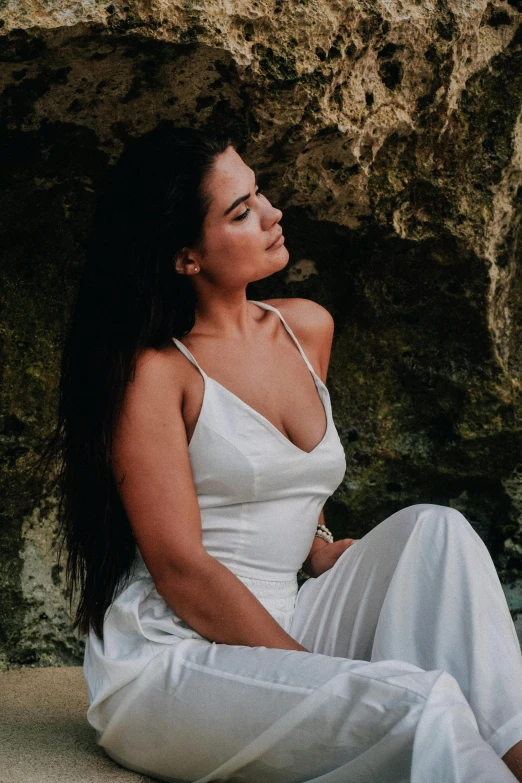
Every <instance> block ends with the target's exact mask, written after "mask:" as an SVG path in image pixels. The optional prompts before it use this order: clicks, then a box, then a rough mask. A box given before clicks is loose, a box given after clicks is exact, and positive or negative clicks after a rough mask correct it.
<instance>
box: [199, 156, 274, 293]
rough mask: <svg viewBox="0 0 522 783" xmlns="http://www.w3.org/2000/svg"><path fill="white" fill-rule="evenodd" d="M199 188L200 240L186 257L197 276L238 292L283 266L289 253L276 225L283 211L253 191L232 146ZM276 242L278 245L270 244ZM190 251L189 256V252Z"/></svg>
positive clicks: (245, 168)
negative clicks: (205, 202)
mask: <svg viewBox="0 0 522 783" xmlns="http://www.w3.org/2000/svg"><path fill="white" fill-rule="evenodd" d="M204 188H205V190H206V192H207V193H208V195H209V196H210V198H211V202H210V207H209V210H208V212H207V215H206V217H205V221H204V223H203V239H202V242H201V243H200V245H199V246H198V247H197V248H195V249H193V252H191V253H190V257H191V258H194V256H197V258H196V264H195V265H196V266H199V268H200V271H199V273H198V274H196V275H195V276H193V278H192V279H193V281H194V282H196V280H197V278H198V276H199V275H201V276H202V278H207V279H208V280H209V282H213V283H215V284H218V285H220V286H224V287H226V288H241V287H245V286H246V285H247V284H248V283H250V282H252V281H254V280H261V279H262V278H264V277H268V276H269V275H272V274H273V273H274V272H277V271H279V270H280V269H282V268H284V267H285V266H286V264H287V262H288V259H289V253H288V250H287V249H286V247H285V245H284V237H283V236H282V229H281V226H280V225H279V221H280V220H281V217H282V215H283V213H282V212H281V210H280V209H276V208H275V207H273V206H272V205H271V203H270V202H269V200H268V199H267V198H266V196H264V195H263V194H262V193H260V192H259V190H258V188H257V187H256V184H255V174H254V172H253V171H252V169H251V168H249V166H247V165H246V163H244V161H243V160H242V159H241V157H240V156H239V155H238V154H237V152H236V151H235V149H234V148H233V147H228V148H227V149H226V150H225V152H223V153H222V154H221V155H218V156H217V158H216V160H215V162H214V166H213V168H212V170H211V171H210V173H209V174H208V175H207V178H206V180H205V183H204ZM280 237H281V238H282V240H283V241H282V242H281V241H279V242H276V245H275V246H274V247H270V245H272V244H273V243H274V241H275V240H279V238H280ZM194 251H195V252H194Z"/></svg>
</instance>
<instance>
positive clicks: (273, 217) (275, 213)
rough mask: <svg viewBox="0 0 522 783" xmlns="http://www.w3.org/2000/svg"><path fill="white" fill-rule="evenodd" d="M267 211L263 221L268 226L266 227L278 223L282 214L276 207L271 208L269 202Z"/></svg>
mask: <svg viewBox="0 0 522 783" xmlns="http://www.w3.org/2000/svg"><path fill="white" fill-rule="evenodd" d="M267 207H268V208H267V211H266V214H265V221H266V223H267V224H268V226H273V225H274V223H279V221H280V220H281V218H282V217H283V213H282V211H281V210H280V209H278V208H277V207H273V206H272V204H270V202H269V203H268V205H267Z"/></svg>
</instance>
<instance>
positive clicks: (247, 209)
mask: <svg viewBox="0 0 522 783" xmlns="http://www.w3.org/2000/svg"><path fill="white" fill-rule="evenodd" d="M255 195H256V196H259V195H261V196H262V195H263V194H262V193H261V191H260V189H259V188H258V189H257V190H256V192H255ZM250 211H251V210H250V207H247V208H246V209H245V211H244V212H242V213H241V214H240V215H238V216H237V217H235V218H234V220H244V219H245V218H246V217H248V215H249V214H250Z"/></svg>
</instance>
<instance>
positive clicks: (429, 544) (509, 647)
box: [99, 504, 522, 783]
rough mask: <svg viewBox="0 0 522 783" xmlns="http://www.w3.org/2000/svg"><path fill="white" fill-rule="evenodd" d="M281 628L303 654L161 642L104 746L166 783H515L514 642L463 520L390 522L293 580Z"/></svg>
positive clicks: (496, 586)
mask: <svg viewBox="0 0 522 783" xmlns="http://www.w3.org/2000/svg"><path fill="white" fill-rule="evenodd" d="M287 630H288V631H289V633H290V634H291V635H292V636H293V637H294V638H295V639H296V640H297V641H299V642H300V643H301V644H302V645H303V646H305V647H306V648H307V649H309V650H310V651H311V652H298V651H293V650H292V651H289V650H278V649H269V648H265V647H246V646H239V645H225V644H216V643H211V642H208V641H206V640H199V639H180V641H179V642H177V643H176V644H169V645H165V648H164V649H163V650H162V651H160V652H159V654H158V655H156V656H155V657H154V658H152V660H151V661H150V662H149V664H148V665H147V666H146V667H145V669H144V670H143V672H142V673H141V674H140V675H139V676H138V677H137V678H136V679H135V680H133V681H132V682H131V683H129V685H128V686H126V687H123V688H121V689H120V690H119V691H117V692H116V693H115V694H114V695H113V696H111V697H110V698H109V699H107V701H106V704H105V710H106V712H105V715H104V721H103V723H104V730H103V732H102V734H101V738H100V740H99V742H100V744H101V745H102V746H103V747H104V748H105V749H106V751H107V753H108V754H109V755H110V756H111V758H113V759H114V760H115V761H117V762H119V763H120V764H122V765H123V766H125V767H128V768H130V769H133V770H135V771H137V772H142V773H145V774H148V775H150V776H152V777H155V778H157V779H159V780H164V781H171V782H175V783H179V782H180V781H197V783H210V781H235V782H236V783H239V782H241V783H312V782H313V783H407V782H409V781H411V782H412V783H508V782H511V783H512V782H513V781H515V777H514V776H513V775H512V773H511V772H510V771H509V770H508V768H507V766H506V765H505V764H504V762H503V761H502V760H501V758H500V757H501V756H502V755H503V754H504V753H506V751H507V750H509V748H511V747H512V746H513V745H514V744H515V743H516V742H518V741H519V740H522V656H521V652H520V646H519V643H518V640H517V637H516V633H515V629H514V626H513V622H512V620H511V616H510V614H509V610H508V607H507V603H506V600H505V597H504V593H503V591H502V587H501V585H500V582H499V579H498V576H497V573H496V571H495V568H494V565H493V563H492V561H491V558H490V555H489V553H488V551H487V549H486V547H485V545H484V543H483V542H482V540H481V539H480V537H479V536H478V535H477V533H475V531H474V530H473V528H472V527H471V525H470V524H469V523H468V522H467V520H466V519H465V517H464V516H463V515H462V514H461V513H460V512H458V511H456V510H454V509H451V508H449V507H446V506H439V505H433V504H420V505H414V506H409V507H407V508H403V509H401V510H400V511H398V512H396V513H395V514H392V515H391V516H390V517H388V518H387V519H385V520H384V521H383V522H381V523H380V524H379V525H377V526H376V527H375V528H374V529H373V530H371V531H370V532H369V533H368V534H367V535H365V536H364V537H363V538H362V539H361V540H360V541H358V542H356V543H355V544H354V545H353V546H352V547H350V548H349V549H348V550H346V551H345V552H344V553H343V555H341V557H340V558H339V560H338V561H337V562H336V564H335V565H334V566H333V568H331V569H330V570H329V571H327V572H326V573H324V574H322V575H321V576H320V577H318V578H316V579H309V580H308V581H307V582H306V583H305V584H304V585H303V586H302V588H301V589H300V591H299V593H298V595H297V600H296V602H295V607H294V609H293V612H292V615H291V617H290V618H289V624H288V627H287Z"/></svg>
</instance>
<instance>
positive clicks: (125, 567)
mask: <svg viewBox="0 0 522 783" xmlns="http://www.w3.org/2000/svg"><path fill="white" fill-rule="evenodd" d="M229 146H233V147H236V143H235V142H234V140H232V139H231V138H229V137H228V136H219V135H216V134H213V135H210V134H207V133H204V132H202V131H199V130H196V129H193V128H175V127H173V126H172V125H171V124H170V123H169V122H162V123H160V125H158V126H157V128H156V129H155V130H153V131H151V132H150V133H147V134H145V135H144V136H141V137H139V138H135V139H132V140H130V141H129V142H127V144H126V146H125V149H124V151H123V153H122V154H121V156H120V158H119V160H118V161H117V162H116V163H115V164H114V166H113V167H112V170H110V171H109V173H108V176H107V180H106V183H105V187H104V192H103V194H102V196H101V197H100V198H99V200H98V203H97V208H96V212H95V215H94V219H93V223H92V227H91V232H90V235H89V238H88V242H87V253H86V260H85V263H84V266H83V269H82V272H81V277H80V281H79V286H78V289H77V293H76V299H75V303H74V305H73V309H72V314H71V317H70V321H69V326H68V331H67V334H66V338H65V344H64V348H63V354H62V361H61V378H60V388H59V402H58V416H57V424H56V427H55V429H54V431H53V432H52V434H51V437H50V438H48V440H47V443H46V445H45V447H44V449H43V453H42V456H41V458H40V459H39V460H38V465H39V466H41V464H42V462H43V463H45V465H46V469H48V467H49V464H50V462H52V461H54V462H55V464H56V465H57V466H58V469H57V471H56V472H55V480H54V481H55V484H57V485H58V488H59V501H60V503H59V517H60V521H61V526H60V533H59V537H58V539H59V543H60V547H59V558H58V559H59V560H60V558H61V555H62V549H63V547H64V546H65V547H66V549H67V565H66V570H65V580H66V584H67V589H68V593H69V599H70V608H71V607H72V603H73V596H74V594H76V593H77V594H79V602H78V605H77V608H76V613H75V616H74V617H73V626H72V627H73V629H74V628H78V631H79V633H81V634H88V633H89V631H90V629H91V628H92V629H93V630H94V631H95V633H96V634H97V635H98V636H99V637H100V638H101V639H103V621H104V617H105V613H106V610H107V609H108V607H109V606H110V605H111V603H112V601H113V600H114V597H115V593H116V590H117V588H118V586H120V587H122V586H124V585H125V582H126V581H127V580H128V577H129V574H130V571H131V566H132V564H133V560H134V556H135V551H136V550H135V547H136V542H135V538H134V535H133V532H132V529H131V526H130V523H129V521H128V519H127V516H126V513H125V510H124V508H123V505H122V503H121V500H120V497H119V495H118V492H117V488H116V482H115V478H114V475H113V473H112V469H111V453H112V434H113V429H114V424H115V422H116V421H117V417H118V414H119V411H120V408H121V404H122V401H123V396H124V392H125V388H126V386H127V384H128V382H129V381H130V380H132V377H133V375H134V372H135V363H136V358H137V354H138V352H139V350H140V349H141V348H142V347H145V346H149V347H154V348H156V349H160V348H162V347H164V346H166V345H168V344H172V340H171V338H172V337H173V336H174V337H183V335H185V334H187V332H189V331H190V330H191V328H192V327H193V326H194V322H195V304H196V301H195V291H194V289H193V287H192V285H191V283H190V282H189V280H188V277H187V276H185V275H180V274H178V273H177V272H176V271H175V270H174V259H175V255H176V253H177V251H179V250H180V249H181V248H182V247H185V246H186V247H192V246H194V245H195V244H196V243H197V242H198V241H200V240H201V239H202V234H203V230H202V228H203V221H204V218H205V215H206V213H207V210H208V206H209V201H208V196H207V195H206V192H205V189H204V179H205V176H206V175H207V174H208V173H209V172H210V170H211V169H212V166H213V163H214V161H215V158H216V156H217V155H219V154H220V153H222V152H224V151H225V150H226V149H227V148H228V147H229Z"/></svg>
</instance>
